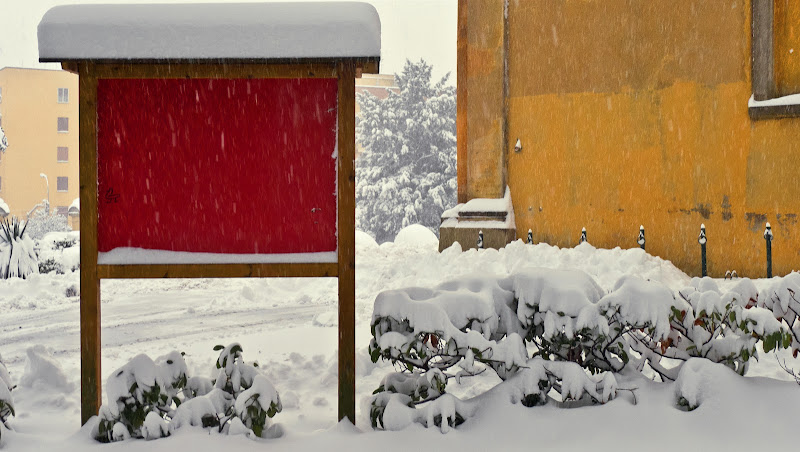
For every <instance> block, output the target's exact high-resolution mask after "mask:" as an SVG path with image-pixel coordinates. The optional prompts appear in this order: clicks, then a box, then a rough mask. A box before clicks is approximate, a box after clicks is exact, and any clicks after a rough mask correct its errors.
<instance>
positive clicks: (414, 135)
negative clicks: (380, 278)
mask: <svg viewBox="0 0 800 452" xmlns="http://www.w3.org/2000/svg"><path fill="white" fill-rule="evenodd" d="M431 69H432V67H431V66H430V65H428V64H427V63H425V61H424V60H420V61H419V62H418V63H412V62H411V61H408V60H406V64H405V67H404V68H403V72H402V73H401V74H397V75H396V78H397V84H398V86H399V88H400V92H399V93H396V92H390V93H389V97H388V98H386V99H384V100H380V99H378V98H377V97H375V96H373V95H372V94H369V93H364V94H359V96H358V101H359V104H360V106H361V112H360V114H359V117H358V122H357V125H356V132H357V133H356V137H357V140H358V142H359V144H361V145H362V146H363V148H364V150H363V152H362V153H361V154H360V155H359V157H358V159H357V160H356V226H357V227H358V228H359V229H361V230H363V231H366V232H367V233H369V234H370V235H373V236H374V237H375V240H376V241H377V242H378V243H383V242H386V241H389V240H392V239H393V238H394V236H395V235H396V234H397V232H398V231H399V230H400V229H402V228H404V227H406V226H408V225H410V224H414V223H419V224H422V225H424V226H425V227H427V228H429V229H431V230H432V231H434V232H437V231H438V227H439V223H440V217H441V214H442V212H443V211H444V210H445V209H447V208H449V207H451V206H453V205H455V203H456V190H457V184H456V91H455V88H454V87H453V86H450V85H448V84H447V81H448V77H449V74H447V75H445V76H444V77H443V78H442V79H441V80H440V81H439V82H437V83H436V84H433V85H432V84H431Z"/></svg>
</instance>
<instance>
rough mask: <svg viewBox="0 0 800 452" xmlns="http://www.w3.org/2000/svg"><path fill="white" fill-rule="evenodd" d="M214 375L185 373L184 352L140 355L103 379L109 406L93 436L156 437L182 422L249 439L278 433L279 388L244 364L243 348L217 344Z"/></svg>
mask: <svg viewBox="0 0 800 452" xmlns="http://www.w3.org/2000/svg"><path fill="white" fill-rule="evenodd" d="M214 350H218V351H220V355H219V358H218V359H217V363H216V366H217V369H219V373H218V375H217V377H216V378H215V379H211V378H206V377H200V376H194V377H192V376H189V375H188V371H187V367H186V363H185V361H184V359H183V354H182V353H179V352H171V353H169V354H168V355H166V356H162V357H160V358H158V359H157V360H156V361H153V360H151V359H150V358H149V357H148V356H147V355H143V354H142V355H138V356H136V357H134V358H133V359H132V360H131V361H130V362H128V363H127V364H125V365H124V366H122V367H121V368H119V369H117V370H116V371H115V372H114V373H113V374H112V375H111V377H109V379H108V382H107V383H106V393H107V395H108V400H109V404H108V405H103V406H102V407H101V408H100V416H99V417H100V421H99V423H98V426H97V430H96V431H95V432H94V437H95V438H96V439H97V440H99V441H103V442H109V441H120V440H124V439H128V438H144V439H157V438H161V437H165V436H169V435H170V434H171V432H173V431H174V430H176V429H178V428H181V427H183V426H186V425H190V426H197V427H216V428H217V430H218V431H219V432H221V433H229V434H245V435H247V436H248V437H265V436H270V437H275V436H280V434H281V429H280V426H279V425H277V424H275V425H272V426H270V420H269V418H272V417H273V416H275V414H276V413H278V412H280V411H281V401H280V397H279V396H278V392H277V391H276V390H275V388H274V387H273V386H272V384H271V383H270V382H269V380H267V378H266V377H265V376H264V375H262V374H261V373H260V371H259V369H258V367H257V365H256V364H253V363H246V362H245V361H244V360H243V358H242V347H241V346H240V345H239V344H236V343H234V344H231V345H228V346H227V347H223V346H221V345H218V346H217V347H215V348H214Z"/></svg>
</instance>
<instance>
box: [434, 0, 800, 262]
mask: <svg viewBox="0 0 800 452" xmlns="http://www.w3.org/2000/svg"><path fill="white" fill-rule="evenodd" d="M458 14H459V26H458V27H459V28H458V165H459V174H458V182H459V202H462V203H464V202H467V201H469V200H472V199H476V198H501V197H503V195H504V193H505V189H506V187H509V189H510V196H511V199H512V204H513V215H514V218H515V236H516V237H519V238H525V237H526V236H527V234H528V230H529V229H530V230H531V232H532V235H533V241H534V242H547V243H550V244H553V245H558V246H561V247H571V246H575V245H576V244H577V243H578V240H579V238H580V234H581V228H583V227H585V228H586V229H587V231H588V239H589V242H590V243H591V244H593V245H595V246H597V247H602V248H613V247H617V246H619V247H622V248H633V247H638V246H639V245H638V244H637V237H638V233H639V226H640V225H643V226H644V228H645V230H646V250H647V252H648V253H651V254H653V255H658V256H661V257H663V258H666V259H669V260H670V261H672V262H673V263H674V264H675V265H676V266H678V267H679V268H680V269H682V270H683V271H685V272H687V273H689V274H691V275H698V274H700V273H701V266H700V245H699V244H698V235H699V233H700V226H701V224H704V225H705V228H706V235H707V260H708V274H709V275H711V276H717V277H721V276H723V275H724V274H725V272H726V271H727V270H737V272H738V274H739V275H744V276H749V277H764V276H766V243H765V239H764V230H765V226H766V224H767V222H769V223H771V226H772V232H773V234H774V240H773V242H772V259H773V269H774V273H775V274H785V273H788V272H790V271H792V270H793V269H800V224H798V215H799V214H800V171H799V168H800V105H799V104H800V99H798V98H796V97H792V96H791V95H793V94H798V93H800V2H797V1H794V0H686V1H674V0H602V1H600V0H588V1H587V0H536V1H527V0H460V1H459V7H458ZM787 96H788V97H787ZM462 226H464V223H462ZM463 229H465V230H466V231H467V232H464V231H461V234H462V235H465V234H469V240H467V246H468V245H471V244H472V243H474V239H473V235H477V232H476V231H471V230H469V229H468V228H463ZM442 236H443V237H454V235H453V234H445V233H444V232H443V233H442ZM442 245H443V246H446V245H447V244H444V243H443V244H442Z"/></svg>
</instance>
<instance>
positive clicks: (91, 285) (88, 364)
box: [81, 267, 102, 424]
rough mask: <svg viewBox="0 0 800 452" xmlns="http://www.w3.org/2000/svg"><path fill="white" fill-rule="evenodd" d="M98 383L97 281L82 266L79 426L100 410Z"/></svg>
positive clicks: (98, 317) (99, 380)
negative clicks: (85, 272)
mask: <svg viewBox="0 0 800 452" xmlns="http://www.w3.org/2000/svg"><path fill="white" fill-rule="evenodd" d="M87 273H88V271H87ZM93 279H94V280H93ZM101 381H102V380H101V373H100V281H99V280H98V279H97V278H96V277H95V278H92V277H91V275H85V274H84V271H83V267H81V424H85V423H86V421H88V420H89V418H91V417H92V416H94V415H96V414H97V412H98V411H99V409H100V404H101V400H102V397H101V392H100V391H101Z"/></svg>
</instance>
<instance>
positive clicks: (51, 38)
mask: <svg viewBox="0 0 800 452" xmlns="http://www.w3.org/2000/svg"><path fill="white" fill-rule="evenodd" d="M380 53H381V22H380V18H379V17H378V12H377V11H376V10H375V7H373V6H372V5H370V4H367V3H360V2H316V3H314V2H309V3H228V4H221V3H207V4H138V5H65V6H56V7H54V8H52V9H50V10H49V11H48V12H47V13H46V14H45V15H44V17H43V18H42V21H41V22H40V23H39V61H43V62H46V61H65V60H89V59H92V60H120V59H125V60H128V59H130V60H194V59H290V58H308V59H315V58H320V59H322V58H354V57H361V58H364V57H367V58H379V57H380Z"/></svg>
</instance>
